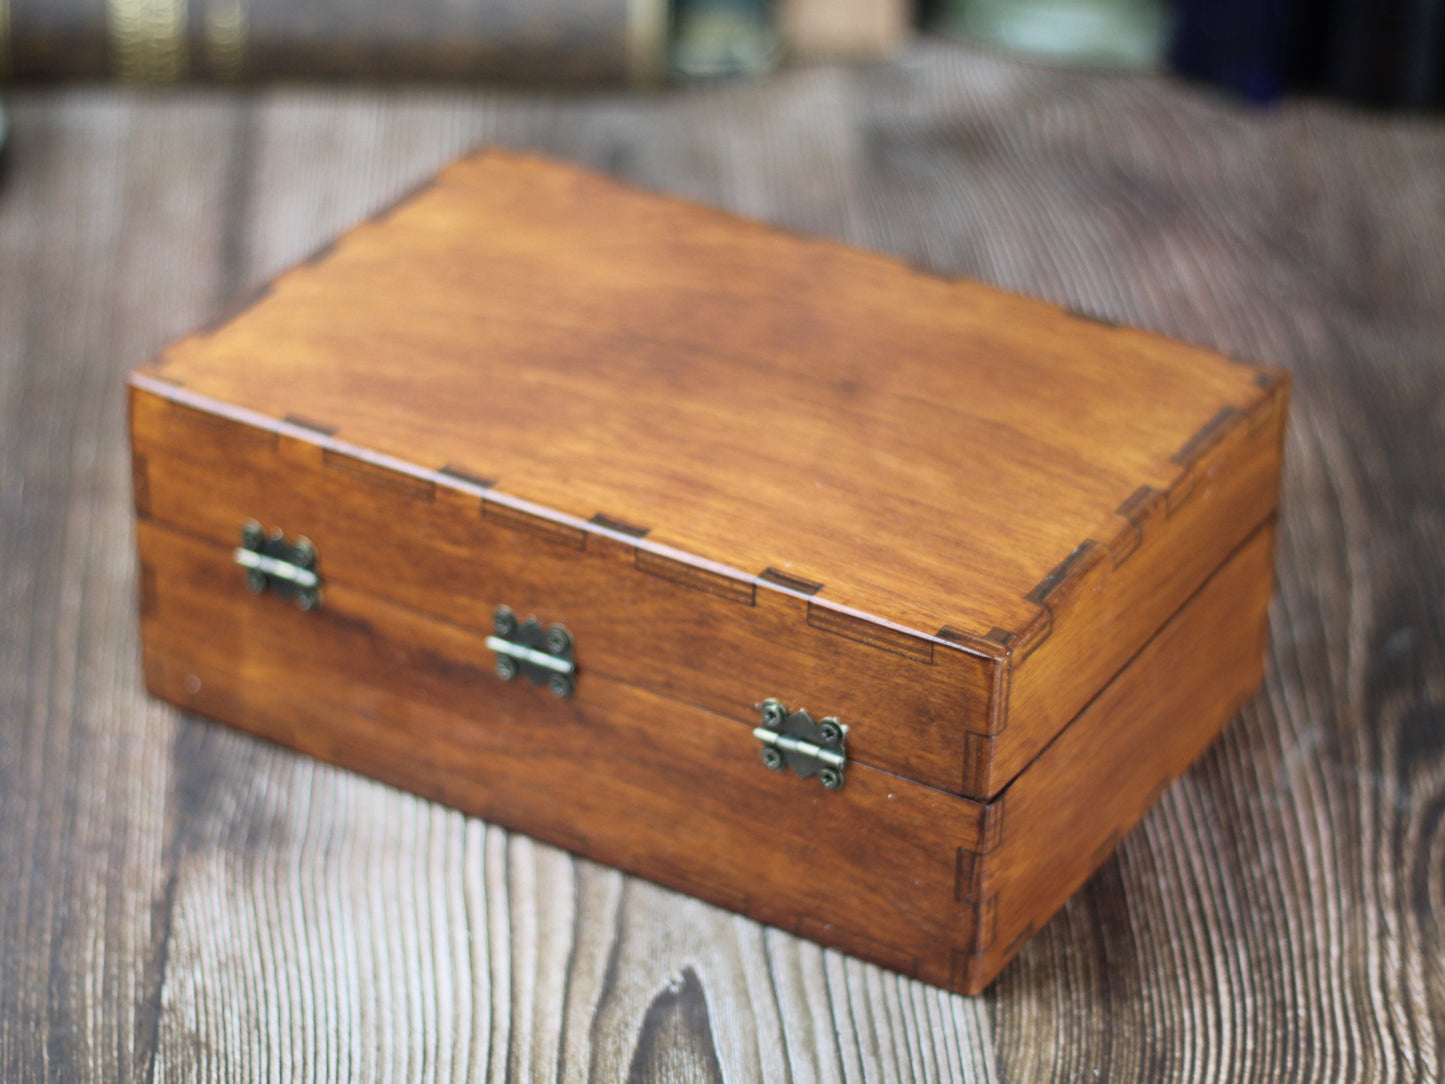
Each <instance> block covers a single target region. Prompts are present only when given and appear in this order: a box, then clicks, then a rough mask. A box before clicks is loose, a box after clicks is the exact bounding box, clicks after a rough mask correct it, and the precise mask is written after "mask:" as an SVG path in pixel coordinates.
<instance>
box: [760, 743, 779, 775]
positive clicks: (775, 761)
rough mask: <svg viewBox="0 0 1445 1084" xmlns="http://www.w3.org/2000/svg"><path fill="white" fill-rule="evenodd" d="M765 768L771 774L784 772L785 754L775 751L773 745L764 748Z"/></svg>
mask: <svg viewBox="0 0 1445 1084" xmlns="http://www.w3.org/2000/svg"><path fill="white" fill-rule="evenodd" d="M762 757H763V767H764V768H767V769H768V771H770V772H780V771H782V770H783V754H782V753H780V752H778V751H777V750H776V749H774V748H773V747H772V746H771V745H765V746H763V751H762Z"/></svg>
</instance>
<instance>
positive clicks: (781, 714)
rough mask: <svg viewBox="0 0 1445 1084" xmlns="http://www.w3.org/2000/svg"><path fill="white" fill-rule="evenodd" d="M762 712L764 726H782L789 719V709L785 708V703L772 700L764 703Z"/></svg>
mask: <svg viewBox="0 0 1445 1084" xmlns="http://www.w3.org/2000/svg"><path fill="white" fill-rule="evenodd" d="M762 712H763V725H764V726H772V727H777V726H781V725H782V724H783V720H784V719H786V718H787V717H788V709H787V708H785V707H783V702H782V701H781V700H773V699H771V698H770V699H768V700H764V701H763V704H762Z"/></svg>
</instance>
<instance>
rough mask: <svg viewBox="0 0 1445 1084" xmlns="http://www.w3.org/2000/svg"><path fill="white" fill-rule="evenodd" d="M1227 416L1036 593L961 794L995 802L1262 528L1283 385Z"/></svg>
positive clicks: (1276, 465) (1274, 474)
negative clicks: (999, 706) (997, 727)
mask: <svg viewBox="0 0 1445 1084" xmlns="http://www.w3.org/2000/svg"><path fill="white" fill-rule="evenodd" d="M1265 390H1266V392H1267V394H1265V395H1264V396H1263V397H1262V398H1261V399H1260V401H1259V402H1258V403H1257V405H1256V406H1255V408H1254V409H1253V410H1252V411H1250V412H1248V413H1241V412H1238V411H1233V410H1230V409H1226V410H1223V411H1221V413H1220V415H1219V416H1218V417H1217V418H1216V420H1215V421H1214V422H1213V423H1211V425H1210V426H1206V427H1205V429H1203V430H1201V431H1200V433H1198V434H1196V435H1195V436H1194V437H1193V438H1191V440H1190V441H1189V442H1187V443H1186V444H1185V445H1184V446H1182V447H1181V448H1180V449H1179V451H1178V453H1176V455H1175V462H1176V465H1177V466H1179V467H1181V468H1183V472H1182V474H1181V476H1180V478H1179V479H1178V481H1176V482H1175V483H1174V484H1173V485H1172V486H1170V487H1169V488H1167V489H1162V490H1156V489H1152V488H1150V487H1148V486H1144V487H1141V488H1140V489H1139V490H1138V491H1137V492H1136V493H1135V494H1134V495H1133V496H1132V497H1131V498H1130V499H1129V500H1128V501H1126V502H1125V503H1124V504H1122V505H1121V506H1120V507H1119V509H1118V510H1117V513H1116V514H1115V515H1114V516H1113V517H1112V518H1111V520H1110V521H1109V522H1107V523H1104V524H1101V525H1100V529H1099V530H1098V531H1097V532H1095V534H1096V537H1097V538H1098V539H1100V540H1101V541H1096V540H1095V538H1088V539H1085V540H1083V542H1081V544H1080V545H1079V547H1078V548H1077V549H1076V550H1075V551H1074V553H1073V555H1072V556H1071V557H1070V558H1069V559H1068V560H1067V561H1065V562H1063V563H1062V564H1061V565H1060V566H1059V567H1058V568H1057V569H1055V571H1054V572H1053V573H1051V574H1050V575H1049V576H1048V577H1047V578H1045V579H1044V580H1043V581H1042V582H1040V584H1039V585H1038V586H1037V587H1036V588H1035V589H1034V591H1033V592H1031V593H1030V595H1029V598H1030V600H1031V601H1032V602H1034V603H1035V604H1036V605H1037V606H1038V607H1039V611H1038V619H1037V620H1036V621H1035V622H1034V624H1033V625H1032V626H1031V627H1030V628H1029V629H1027V630H1024V631H1023V632H1022V634H1021V635H1020V636H1019V637H1018V639H1017V640H1016V641H1015V642H1014V643H1013V645H1012V649H1013V654H1012V659H1011V663H1010V665H1009V672H1008V679H1007V681H1008V693H1007V701H1006V707H1005V709H1004V710H1003V711H1002V712H1000V714H999V722H1000V723H1001V725H1002V730H1001V732H999V733H996V734H992V735H974V736H970V741H971V742H972V743H973V745H974V747H975V748H974V754H973V755H972V756H970V757H969V758H968V760H967V762H966V768H965V771H966V773H973V774H972V776H971V777H970V778H967V779H966V780H965V783H964V786H963V787H962V791H963V793H965V794H970V795H972V796H974V797H979V798H988V797H991V796H993V795H995V794H997V793H999V792H1000V791H1001V790H1002V789H1003V788H1004V787H1006V786H1007V785H1008V784H1009V782H1010V780H1012V779H1014V778H1015V777H1016V776H1017V775H1018V774H1019V773H1020V772H1021V771H1023V770H1024V768H1025V766H1026V765H1028V764H1029V762H1030V761H1031V760H1033V758H1034V757H1036V756H1037V755H1038V754H1039V752H1040V750H1042V749H1043V748H1044V746H1045V745H1047V744H1048V743H1049V741H1051V740H1052V739H1053V737H1054V736H1055V735H1056V734H1058V733H1059V732H1060V731H1061V730H1063V728H1064V727H1065V726H1068V725H1069V724H1070V721H1071V720H1073V719H1074V718H1075V716H1076V715H1077V714H1078V713H1079V711H1080V710H1081V709H1082V708H1083V707H1084V705H1085V704H1087V703H1088V702H1089V701H1090V700H1092V699H1093V697H1094V696H1095V695H1096V694H1097V693H1098V691H1099V690H1100V689H1102V688H1103V687H1104V686H1105V685H1106V684H1108V682H1109V681H1110V680H1111V679H1112V678H1113V677H1114V675H1115V674H1116V673H1118V672H1120V671H1121V670H1122V669H1123V667H1124V666H1125V665H1127V664H1128V662H1129V660H1130V659H1132V658H1133V657H1134V655H1135V654H1136V653H1137V652H1138V651H1139V650H1140V649H1141V648H1142V647H1143V646H1144V645H1145V644H1146V643H1147V642H1148V641H1149V640H1150V638H1151V637H1152V636H1154V634H1155V633H1156V632H1157V630H1158V629H1159V628H1160V626H1161V625H1162V624H1163V623H1164V622H1165V621H1167V620H1168V619H1169V618H1170V616H1171V615H1172V614H1174V613H1175V612H1177V611H1178V610H1179V608H1180V607H1181V606H1183V605H1184V603H1185V601H1186V600H1187V599H1189V598H1190V597H1191V596H1192V595H1193V594H1194V593H1195V592H1196V591H1197V590H1198V589H1199V587H1200V585H1201V584H1203V583H1204V582H1205V580H1206V579H1208V578H1209V577H1210V576H1211V575H1212V574H1213V573H1214V572H1215V570H1216V569H1218V568H1219V566H1220V565H1221V563H1222V562H1223V561H1224V560H1225V559H1226V558H1227V557H1228V556H1229V555H1230V554H1231V553H1233V552H1234V550H1235V549H1236V548H1237V547H1238V546H1239V545H1240V544H1241V543H1242V542H1243V541H1244V539H1246V538H1248V537H1249V536H1250V535H1251V534H1252V533H1253V532H1254V531H1255V530H1256V529H1257V528H1258V527H1259V525H1260V524H1261V523H1262V522H1264V521H1265V520H1266V519H1267V518H1269V517H1271V516H1273V514H1274V510H1275V507H1276V505H1277V504H1278V498H1279V477H1280V467H1281V457H1282V442H1283V433H1284V425H1285V418H1286V413H1287V409H1286V407H1287V398H1288V385H1287V383H1286V382H1285V381H1284V380H1283V379H1279V380H1271V382H1269V383H1268V384H1267V385H1266V388H1265Z"/></svg>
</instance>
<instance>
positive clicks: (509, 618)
mask: <svg viewBox="0 0 1445 1084" xmlns="http://www.w3.org/2000/svg"><path fill="white" fill-rule="evenodd" d="M492 627H493V634H492V635H491V636H488V637H487V646H488V647H489V648H491V649H492V650H493V651H495V652H496V653H497V663H496V666H497V674H498V676H499V677H501V678H502V679H503V680H504V681H511V680H513V679H514V678H516V677H518V676H519V675H520V676H522V677H525V678H527V680H529V681H530V682H531V683H532V684H533V685H542V684H545V685H546V686H547V687H548V688H549V689H551V690H552V693H553V695H555V696H560V697H566V696H571V695H572V692H573V690H574V689H575V688H576V686H577V662H576V659H575V658H574V657H573V645H572V634H571V633H570V632H568V631H567V630H566V629H565V628H563V627H562V626H561V625H553V626H552V627H551V628H549V629H544V628H543V627H542V625H541V623H540V622H539V621H538V620H537V619H536V618H535V617H529V618H527V620H526V621H521V622H519V621H518V620H517V615H516V614H514V613H513V612H512V611H511V609H510V608H508V607H506V606H500V607H498V608H497V612H496V613H495V614H493V615H492Z"/></svg>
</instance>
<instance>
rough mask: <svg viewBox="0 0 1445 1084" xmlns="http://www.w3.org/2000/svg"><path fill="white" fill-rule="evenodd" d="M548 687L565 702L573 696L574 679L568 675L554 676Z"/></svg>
mask: <svg viewBox="0 0 1445 1084" xmlns="http://www.w3.org/2000/svg"><path fill="white" fill-rule="evenodd" d="M547 687H548V688H549V689H551V690H552V695H553V696H555V697H557V698H558V699H559V700H565V699H566V698H567V697H569V696H571V695H572V679H571V678H570V677H568V676H567V675H566V674H553V675H552V677H551V678H550V679H549V680H548V682H547Z"/></svg>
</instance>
